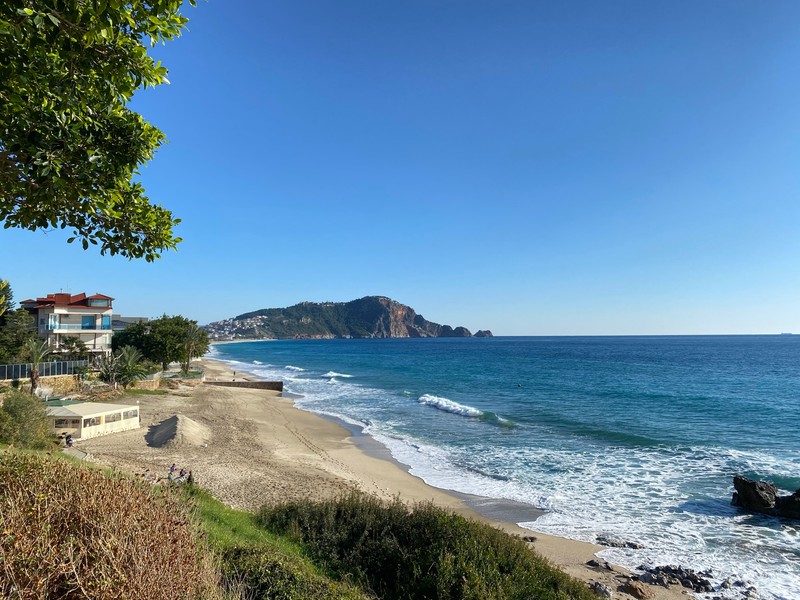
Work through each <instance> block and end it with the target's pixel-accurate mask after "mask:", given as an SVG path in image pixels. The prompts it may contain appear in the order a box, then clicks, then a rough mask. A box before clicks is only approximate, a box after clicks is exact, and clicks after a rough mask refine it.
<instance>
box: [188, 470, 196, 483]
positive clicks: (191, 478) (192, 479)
mask: <svg viewBox="0 0 800 600" xmlns="http://www.w3.org/2000/svg"><path fill="white" fill-rule="evenodd" d="M186 483H188V484H189V485H193V484H194V476H193V475H192V472H191V471H189V474H188V475H187V476H186Z"/></svg>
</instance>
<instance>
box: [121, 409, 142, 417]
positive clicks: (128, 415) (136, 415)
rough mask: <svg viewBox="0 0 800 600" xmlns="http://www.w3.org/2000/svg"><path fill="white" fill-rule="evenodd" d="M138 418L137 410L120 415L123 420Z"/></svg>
mask: <svg viewBox="0 0 800 600" xmlns="http://www.w3.org/2000/svg"><path fill="white" fill-rule="evenodd" d="M138 416H139V409H138V408H134V409H133V410H126V411H125V412H124V413H122V418H123V419H135V418H136V417H138Z"/></svg>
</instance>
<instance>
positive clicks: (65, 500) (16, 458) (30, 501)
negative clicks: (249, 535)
mask: <svg viewBox="0 0 800 600" xmlns="http://www.w3.org/2000/svg"><path fill="white" fill-rule="evenodd" d="M0 501H2V504H3V511H2V512H0V564H2V570H1V571H0V596H2V597H5V598H10V597H13V598H21V599H34V598H151V599H153V600H160V599H173V598H174V599H177V598H181V599H184V598H185V599H186V600H190V599H191V600H196V599H198V598H206V599H214V598H221V597H222V594H221V591H220V589H219V586H218V577H219V576H218V571H217V567H216V565H215V564H214V562H215V561H214V560H213V557H210V556H209V555H208V554H207V553H206V552H205V542H204V541H203V539H202V535H201V532H200V530H199V529H198V527H197V525H196V522H195V521H194V519H193V517H192V515H191V512H190V510H189V507H188V506H187V505H186V503H185V501H184V499H183V497H182V496H181V495H180V494H179V493H177V492H175V491H173V490H171V489H169V488H161V487H159V488H158V489H156V488H155V487H151V486H147V485H146V484H144V483H143V482H138V481H135V480H133V479H131V478H128V477H121V476H118V475H114V474H104V473H103V472H102V471H100V470H98V469H89V468H85V467H80V466H76V465H73V464H72V463H70V462H67V461H65V460H56V459H53V458H50V457H48V456H46V455H34V454H29V453H20V452H13V451H3V452H0Z"/></svg>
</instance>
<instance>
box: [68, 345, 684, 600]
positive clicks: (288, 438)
mask: <svg viewBox="0 0 800 600" xmlns="http://www.w3.org/2000/svg"><path fill="white" fill-rule="evenodd" d="M199 362H200V363H201V365H202V368H203V369H204V370H205V372H206V378H207V380H209V381H231V380H232V379H233V378H234V374H233V372H232V371H231V370H230V369H229V368H228V367H227V365H225V364H224V363H221V362H217V361H213V360H208V359H202V360H201V361H199ZM247 379H248V375H247V374H245V373H236V377H235V380H236V381H244V380H247ZM253 379H255V378H253ZM173 388H174V389H168V390H163V391H164V393H163V394H159V395H142V396H139V397H138V401H139V405H140V413H141V423H142V427H141V428H140V429H138V430H134V431H128V432H124V433H118V434H113V435H109V436H105V437H100V438H96V439H91V440H86V441H81V442H79V443H78V446H79V448H80V449H82V450H84V451H86V452H88V453H89V454H90V458H91V460H92V461H94V462H96V463H98V464H101V465H104V466H111V467H115V468H117V469H120V470H124V471H129V472H133V473H138V474H142V473H144V472H145V470H147V469H149V470H150V471H151V472H154V473H157V474H159V475H161V476H163V477H165V476H166V475H167V472H168V470H169V467H170V465H172V464H173V463H175V464H176V466H177V467H178V468H185V469H187V470H191V471H192V473H193V476H194V478H195V480H196V481H197V482H198V484H199V485H201V486H202V487H204V488H206V489H207V490H209V491H210V492H211V493H212V494H213V495H214V496H215V497H217V498H218V499H219V500H221V501H223V502H225V503H226V504H229V505H230V506H233V507H235V508H241V509H246V510H251V511H255V510H257V509H258V508H259V507H260V506H262V505H263V504H267V503H274V502H278V501H282V500H288V499H299V498H312V499H314V498H328V497H332V496H335V495H338V494H341V493H343V492H347V491H349V490H354V489H356V490H361V491H363V492H366V493H369V494H374V495H377V496H379V497H381V498H384V499H391V498H394V497H398V496H399V497H400V498H401V499H402V500H404V501H408V502H421V501H431V502H433V503H435V504H437V505H439V506H442V507H446V508H449V509H452V510H454V511H456V512H458V513H460V514H463V515H465V516H467V517H471V518H475V519H480V520H483V521H487V522H490V523H492V524H493V525H495V526H497V527H500V528H502V529H503V530H505V531H507V532H509V533H511V534H515V535H520V536H533V537H535V541H532V542H530V544H531V546H532V547H533V548H535V550H536V551H538V552H539V553H540V554H542V555H544V556H545V557H547V558H548V559H549V560H550V561H551V562H553V563H554V564H556V565H558V566H560V567H561V568H562V569H563V570H565V571H566V572H568V573H569V574H571V575H573V576H575V577H577V578H579V579H582V580H584V581H586V582H589V583H591V582H594V581H599V582H602V583H604V584H606V585H607V586H609V587H610V588H611V589H612V590H614V593H615V597H630V596H628V594H626V593H624V592H622V591H621V590H620V586H621V584H623V583H624V582H625V581H626V580H627V575H628V574H627V573H626V572H625V571H624V570H623V569H621V568H618V567H613V570H608V569H605V568H593V567H589V566H587V564H586V563H587V562H588V561H589V560H591V559H593V558H595V553H596V552H598V551H600V550H601V549H602V548H601V547H600V546H596V545H593V544H587V543H583V542H576V541H572V540H567V539H563V538H557V537H553V536H547V535H543V534H539V533H534V532H531V531H529V530H527V529H522V528H520V527H518V526H517V525H516V524H515V523H516V522H521V521H529V520H531V519H533V518H535V516H536V514H537V511H536V509H534V508H533V507H528V506H527V505H522V504H518V503H505V502H497V501H492V500H489V499H483V498H477V497H471V496H467V495H460V494H455V493H448V492H445V491H443V490H439V489H437V488H433V487H431V486H428V485H427V484H425V483H424V482H423V481H422V480H420V479H418V478H417V477H414V476H412V475H410V474H409V473H408V472H407V471H406V470H405V469H404V468H403V467H402V465H400V464H398V463H396V462H395V461H393V460H392V459H391V457H390V456H389V455H388V452H387V451H385V449H383V447H382V446H380V445H379V444H378V443H377V442H374V441H373V440H371V438H369V437H368V436H364V435H363V434H359V433H358V432H357V431H351V430H349V429H348V428H345V427H343V426H342V425H340V424H339V423H336V422H334V421H331V420H328V419H325V418H322V417H320V416H318V415H315V414H312V413H309V412H306V411H302V410H299V409H297V408H295V407H294V405H293V401H292V399H291V398H287V397H283V396H281V395H280V394H279V393H277V392H271V391H267V390H256V389H243V388H232V387H221V386H210V385H205V384H203V383H200V382H197V383H194V384H188V383H181V384H175V385H174V386H173ZM600 562H601V563H602V562H603V561H602V560H600ZM646 587H647V589H648V591H650V592H652V596H650V597H652V598H663V599H669V598H678V597H684V596H685V595H686V594H685V592H683V591H682V590H681V589H680V588H677V587H674V586H673V587H672V588H671V589H665V588H662V587H654V586H646Z"/></svg>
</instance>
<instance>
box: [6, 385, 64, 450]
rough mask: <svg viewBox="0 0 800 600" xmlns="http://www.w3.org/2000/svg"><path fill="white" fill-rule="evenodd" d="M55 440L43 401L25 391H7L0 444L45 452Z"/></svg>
mask: <svg viewBox="0 0 800 600" xmlns="http://www.w3.org/2000/svg"><path fill="white" fill-rule="evenodd" d="M54 440H55V437H54V436H53V435H51V434H50V419H49V418H48V416H47V412H46V410H45V407H44V402H42V401H41V400H40V399H39V398H36V397H35V396H31V395H30V394H26V393H25V392H21V391H17V390H14V391H11V392H7V393H6V395H5V398H4V399H3V404H2V406H0V442H3V443H6V444H11V445H13V446H16V447H17V448H30V449H34V450H44V449H46V448H49V447H50V446H52V444H53V441H54Z"/></svg>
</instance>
